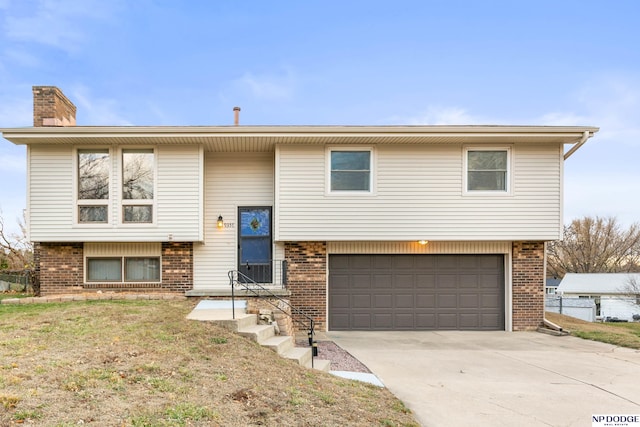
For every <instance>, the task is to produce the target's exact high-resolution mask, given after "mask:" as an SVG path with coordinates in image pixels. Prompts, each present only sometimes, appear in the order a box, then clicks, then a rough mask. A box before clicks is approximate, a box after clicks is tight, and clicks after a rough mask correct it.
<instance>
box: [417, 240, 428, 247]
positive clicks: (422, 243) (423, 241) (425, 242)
mask: <svg viewBox="0 0 640 427" xmlns="http://www.w3.org/2000/svg"><path fill="white" fill-rule="evenodd" d="M418 243H420V244H421V245H423V246H424V245H426V244H427V243H429V241H428V240H418Z"/></svg>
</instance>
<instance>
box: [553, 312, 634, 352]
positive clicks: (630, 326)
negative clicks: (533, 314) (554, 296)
mask: <svg viewBox="0 0 640 427" xmlns="http://www.w3.org/2000/svg"><path fill="white" fill-rule="evenodd" d="M545 317H546V318H547V319H549V320H550V321H552V322H553V323H556V324H557V325H560V326H562V328H563V329H565V330H567V331H570V332H571V335H573V336H576V337H579V338H583V339H587V340H592V341H599V342H604V343H607V344H613V345H617V346H620V347H628V348H634V349H640V323H638V322H629V323H595V322H585V321H584V320H580V319H576V318H575V317H570V316H564V315H562V314H558V313H549V312H547V313H546V314H545Z"/></svg>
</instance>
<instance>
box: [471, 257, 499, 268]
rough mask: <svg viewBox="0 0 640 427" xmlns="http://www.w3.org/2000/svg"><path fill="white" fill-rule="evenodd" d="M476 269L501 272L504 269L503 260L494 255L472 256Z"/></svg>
mask: <svg viewBox="0 0 640 427" xmlns="http://www.w3.org/2000/svg"><path fill="white" fill-rule="evenodd" d="M474 258H475V259H476V262H477V263H478V268H481V269H487V270H502V269H503V268H504V259H503V258H502V257H497V256H495V255H474Z"/></svg>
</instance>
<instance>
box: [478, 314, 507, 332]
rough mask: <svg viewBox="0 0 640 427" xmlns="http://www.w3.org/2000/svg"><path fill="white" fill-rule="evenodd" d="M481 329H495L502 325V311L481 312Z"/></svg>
mask: <svg viewBox="0 0 640 427" xmlns="http://www.w3.org/2000/svg"><path fill="white" fill-rule="evenodd" d="M480 326H481V328H482V329H489V330H495V329H499V328H501V327H502V313H494V314H482V315H481V316H480Z"/></svg>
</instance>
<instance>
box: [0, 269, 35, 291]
mask: <svg viewBox="0 0 640 427" xmlns="http://www.w3.org/2000/svg"><path fill="white" fill-rule="evenodd" d="M35 282H36V280H35V274H34V271H33V270H19V271H10V270H5V271H0V292H9V291H15V292H34V293H35V292H36V290H37V289H35V288H36V286H34V285H35Z"/></svg>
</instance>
